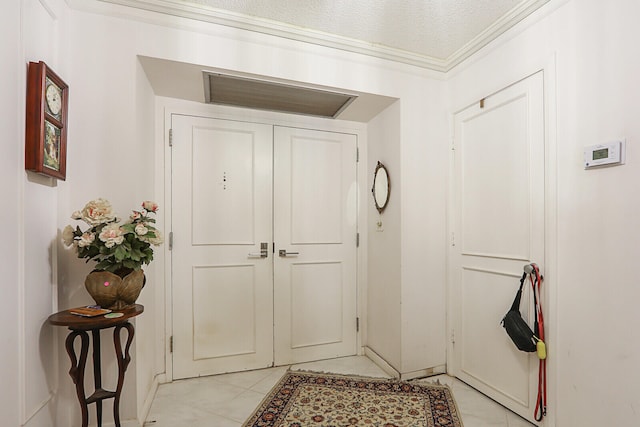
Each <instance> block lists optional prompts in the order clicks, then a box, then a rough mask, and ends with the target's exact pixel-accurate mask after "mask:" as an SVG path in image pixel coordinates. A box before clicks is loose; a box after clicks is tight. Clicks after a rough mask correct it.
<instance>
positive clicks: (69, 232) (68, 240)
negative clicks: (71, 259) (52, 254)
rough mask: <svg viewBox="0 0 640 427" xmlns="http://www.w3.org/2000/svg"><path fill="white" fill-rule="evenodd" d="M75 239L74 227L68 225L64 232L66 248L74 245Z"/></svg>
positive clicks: (63, 241)
mask: <svg viewBox="0 0 640 427" xmlns="http://www.w3.org/2000/svg"><path fill="white" fill-rule="evenodd" d="M73 237H74V234H73V227H72V226H70V225H67V226H66V227H65V228H64V230H62V243H64V245H65V246H71V245H73Z"/></svg>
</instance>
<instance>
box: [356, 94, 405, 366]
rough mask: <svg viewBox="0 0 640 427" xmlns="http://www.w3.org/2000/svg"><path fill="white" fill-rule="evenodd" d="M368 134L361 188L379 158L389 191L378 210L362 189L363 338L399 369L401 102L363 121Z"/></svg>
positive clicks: (369, 177) (371, 179) (368, 183)
mask: <svg viewBox="0 0 640 427" xmlns="http://www.w3.org/2000/svg"><path fill="white" fill-rule="evenodd" d="M367 135H368V137H367V150H368V153H367V160H366V162H367V163H366V165H367V183H366V185H365V186H364V188H365V190H369V189H370V188H371V187H372V186H373V174H374V171H375V167H376V165H377V162H381V163H382V164H384V165H385V167H386V168H387V170H388V172H389V178H390V180H389V182H390V184H391V192H390V193H389V202H388V204H387V206H386V209H385V210H384V212H383V213H382V214H379V213H378V211H377V210H376V208H375V205H374V202H373V195H372V194H371V192H370V191H367V199H366V209H367V214H368V221H367V222H368V224H367V230H366V232H367V233H368V247H367V265H368V269H367V270H368V271H367V322H366V338H365V343H366V345H367V347H369V348H370V349H371V350H373V351H374V352H375V353H376V354H377V355H379V356H380V357H382V358H383V359H384V360H385V361H386V362H387V363H389V364H390V365H391V366H392V367H394V368H395V369H396V370H400V368H401V366H402V333H401V319H402V313H401V309H402V306H401V300H402V298H401V291H402V276H401V274H400V265H401V263H400V259H401V256H402V245H401V243H402V228H401V224H400V207H401V203H402V186H401V179H402V174H401V173H400V171H401V166H402V165H401V162H400V138H399V135H400V101H396V102H395V103H394V104H393V105H392V106H390V107H389V108H387V109H386V110H385V111H383V112H382V113H380V114H378V116H376V117H375V118H374V119H373V120H371V121H370V122H369V123H368V127H367ZM379 221H381V222H382V231H377V230H378V226H377V225H376V224H377V223H378V222H379Z"/></svg>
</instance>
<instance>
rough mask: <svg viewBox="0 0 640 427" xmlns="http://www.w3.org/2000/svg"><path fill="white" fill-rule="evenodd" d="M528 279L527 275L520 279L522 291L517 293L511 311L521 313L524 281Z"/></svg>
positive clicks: (519, 290)
mask: <svg viewBox="0 0 640 427" xmlns="http://www.w3.org/2000/svg"><path fill="white" fill-rule="evenodd" d="M526 278H527V273H524V274H523V275H522V278H521V279H520V289H518V292H517V293H516V297H515V298H514V300H513V304H511V311H520V299H521V298H522V286H523V285H524V279H526Z"/></svg>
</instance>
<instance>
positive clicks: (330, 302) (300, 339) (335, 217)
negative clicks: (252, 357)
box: [273, 127, 357, 365]
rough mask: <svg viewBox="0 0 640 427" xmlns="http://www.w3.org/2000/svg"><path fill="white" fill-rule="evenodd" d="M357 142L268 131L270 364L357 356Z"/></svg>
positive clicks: (342, 137) (344, 137)
mask: <svg viewBox="0 0 640 427" xmlns="http://www.w3.org/2000/svg"><path fill="white" fill-rule="evenodd" d="M356 142H357V141H356V137H355V135H350V134H342V133H332V132H324V131H322V132H321V131H315V130H306V129H296V128H284V127H275V128H274V187H273V188H274V242H275V249H276V250H275V254H274V255H275V256H274V352H275V354H274V359H275V364H276V365H283V364H289V363H298V362H303V361H310V360H318V359H326V358H331V357H339V356H346V355H352V354H355V353H356V232H357V222H356V218H357V214H356V188H357V182H356V149H357V146H356ZM281 252H282V253H281Z"/></svg>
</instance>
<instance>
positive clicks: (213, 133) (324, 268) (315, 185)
mask: <svg viewBox="0 0 640 427" xmlns="http://www.w3.org/2000/svg"><path fill="white" fill-rule="evenodd" d="M171 127H172V132H173V144H172V148H171V152H172V154H171V173H172V179H171V182H172V188H171V194H172V196H171V198H172V201H171V203H172V209H171V211H172V220H171V230H172V232H173V249H172V252H171V254H172V256H171V263H172V292H173V295H172V302H173V377H174V378H187V377H195V376H200V375H209V374H216V373H223V372H234V371H242V370H248V369H257V368H263V367H268V366H273V365H285V364H290V363H299V362H304V361H310V360H319V359H324V358H330V357H338V356H346V355H352V354H355V353H356V232H357V222H356V217H357V215H356V150H357V146H356V137H355V135H351V134H342V133H334V132H325V131H317V130H306V129H297V128H288V127H278V126H272V125H268V124H257V123H248V122H241V121H232V120H220V119H212V118H203V117H193V116H184V115H173V116H172V120H171Z"/></svg>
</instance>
